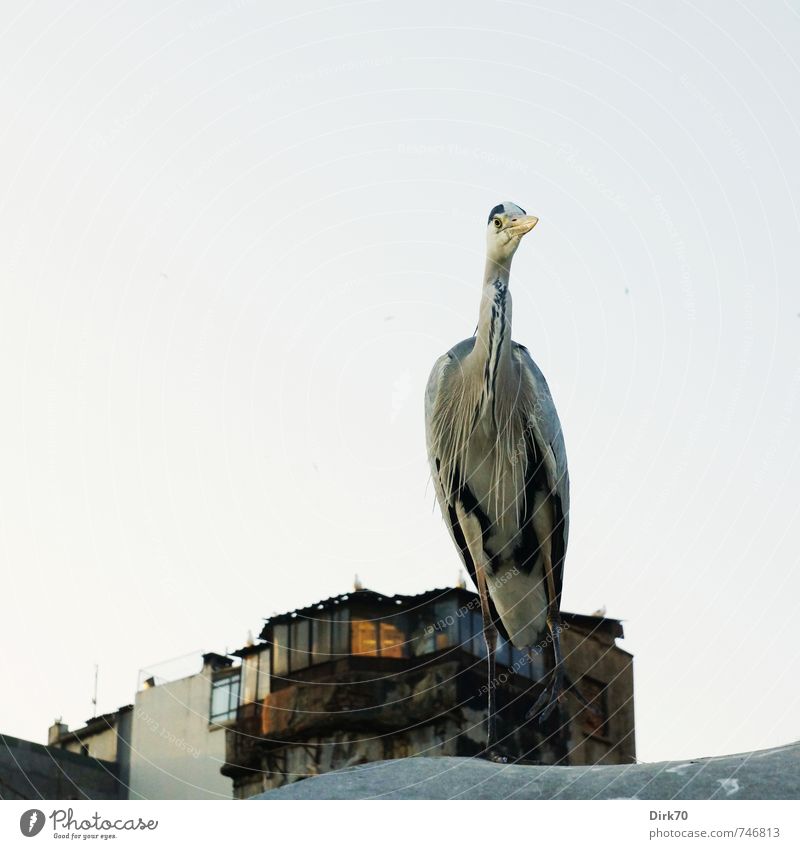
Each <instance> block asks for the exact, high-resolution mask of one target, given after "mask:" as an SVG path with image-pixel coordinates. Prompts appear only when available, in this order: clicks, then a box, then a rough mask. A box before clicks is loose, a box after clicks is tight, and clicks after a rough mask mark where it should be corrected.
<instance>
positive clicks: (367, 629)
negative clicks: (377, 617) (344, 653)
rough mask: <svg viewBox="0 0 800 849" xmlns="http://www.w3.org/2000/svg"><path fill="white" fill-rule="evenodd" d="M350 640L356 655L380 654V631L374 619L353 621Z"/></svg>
mask: <svg viewBox="0 0 800 849" xmlns="http://www.w3.org/2000/svg"><path fill="white" fill-rule="evenodd" d="M350 639H351V642H352V646H353V648H352V653H353V654H354V655H362V656H363V655H377V654H378V629H377V627H376V625H375V622H374V621H373V620H372V619H353V620H352V622H351V623H350Z"/></svg>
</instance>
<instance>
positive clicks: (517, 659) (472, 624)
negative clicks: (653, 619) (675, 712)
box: [212, 588, 635, 798]
mask: <svg viewBox="0 0 800 849" xmlns="http://www.w3.org/2000/svg"><path fill="white" fill-rule="evenodd" d="M563 626H564V630H563V631H562V635H561V636H562V646H563V648H564V654H565V658H566V666H567V671H568V672H569V674H570V677H571V679H572V680H573V681H574V682H575V683H576V684H578V686H579V687H580V689H581V691H582V692H583V693H584V694H585V695H586V696H587V698H589V699H590V700H591V709H587V708H586V707H584V706H583V705H582V704H581V703H580V702H578V700H577V699H576V698H575V697H574V696H571V695H570V696H568V697H567V698H566V699H565V700H564V702H565V703H564V704H563V706H562V707H561V708H560V710H559V711H556V712H554V714H553V715H552V716H551V717H550V718H549V720H548V722H547V723H546V724H545V725H544V726H540V725H539V723H538V721H537V720H527V719H526V713H527V711H528V709H529V708H530V707H531V705H532V704H533V703H534V701H535V699H536V697H537V696H538V694H539V692H541V684H540V683H539V681H540V680H541V679H542V677H543V676H544V675H545V673H546V657H547V655H546V654H542V655H539V656H536V655H534V657H533V659H530V658H529V657H528V656H527V655H526V654H523V653H522V652H520V651H518V650H517V649H515V648H513V647H511V646H509V645H500V646H499V648H498V653H497V662H498V671H497V679H496V694H497V702H498V707H499V711H498V730H499V737H500V740H499V743H498V745H497V747H496V748H497V750H498V753H499V754H502V755H505V756H506V757H508V758H509V760H513V761H517V762H530V763H545V764H554V763H562V764H565V763H570V764H595V763H603V764H614V763H616V764H620V763H632V762H634V760H635V741H634V713H633V659H632V656H631V655H630V654H629V653H628V652H626V651H625V650H624V649H622V648H620V647H619V646H618V645H617V642H616V641H617V639H619V638H621V637H622V636H623V630H622V625H621V623H620V622H618V621H617V620H614V619H607V618H604V617H597V616H582V615H577V614H569V613H564V614H563ZM260 639H261V640H262V642H261V643H259V644H257V645H250V646H246V647H245V648H243V649H240V650H239V651H237V652H234V653H233V654H234V656H236V657H238V658H240V659H241V664H240V666H239V667H238V668H235V667H231V668H230V670H229V672H228V675H227V676H226V677H223V676H220V677H218V678H217V679H216V680H215V681H214V684H213V688H214V689H213V693H214V694H213V696H212V704H214V703H216V704H217V706H218V710H219V711H221V713H219V714H218V718H219V720H220V721H224V722H227V723H228V730H227V733H226V742H227V747H226V752H227V754H226V763H225V765H224V767H223V769H222V772H223V774H224V775H226V776H229V777H230V778H231V779H232V780H233V785H234V795H235V796H236V797H237V798H246V797H248V796H251V795H254V794H255V793H259V792H261V791H263V790H266V789H270V788H273V787H278V786H281V785H282V784H285V783H289V782H291V781H295V780H298V779H301V778H304V777H306V776H309V775H316V774H319V773H322V772H327V771H329V770H333V769H338V768H341V767H345V766H350V765H354V764H359V763H366V762H370V761H377V760H383V759H390V758H400V757H407V756H410V755H464V756H474V755H478V754H480V753H481V752H482V751H483V749H484V744H485V716H486V708H487V664H486V650H485V645H484V641H483V633H482V624H481V615H480V604H479V600H478V596H477V595H476V594H475V593H473V592H470V591H468V590H466V589H463V588H447V589H441V590H432V591H430V592H426V593H422V594H420V595H415V596H399V595H396V596H385V595H381V594H380V593H377V592H373V591H371V590H356V591H354V592H352V593H347V594H344V595H340V596H336V597H333V598H329V599H326V600H324V601H321V602H319V603H317V604H314V605H310V606H309V607H305V608H301V609H298V610H294V611H291V612H289V613H285V614H283V615H280V616H274V617H272V618H271V619H269V620H267V621H266V623H265V625H264V628H263V630H262V631H261V634H260ZM226 708H227V712H225V710H226ZM559 713H560V714H561V716H559Z"/></svg>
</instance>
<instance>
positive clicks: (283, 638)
mask: <svg viewBox="0 0 800 849" xmlns="http://www.w3.org/2000/svg"><path fill="white" fill-rule="evenodd" d="M272 669H273V673H274V674H275V675H276V676H280V677H281V678H283V677H285V676H286V675H287V673H288V672H289V627H288V625H276V626H275V627H274V628H273V629H272Z"/></svg>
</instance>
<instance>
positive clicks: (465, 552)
mask: <svg viewBox="0 0 800 849" xmlns="http://www.w3.org/2000/svg"><path fill="white" fill-rule="evenodd" d="M474 344H475V339H474V338H473V339H465V340H464V341H463V342H459V343H458V345H456V346H454V347H453V348H451V349H450V350H449V351H448V352H447V353H446V354H444V355H443V356H441V357H439V359H438V360H436V362H435V363H434V366H433V369H432V370H431V374H430V377H429V378H428V385H427V388H426V390H425V437H426V441H427V446H428V460H429V462H430V466H431V479H432V480H433V486H434V490H435V491H436V500H437V502H438V503H439V507H440V508H441V511H442V517H443V518H444V521H445V524H446V525H447V529H448V531H449V532H450V536H451V537H452V539H453V542H454V543H455V545H456V548H457V549H458V551H459V554H460V555H461V560H462V561H463V563H464V567H465V568H466V570H467V572H468V573H469V576H470V578H471V579H472V583H473V584H474V585H475V586H476V587H477V586H478V578H477V575H476V573H475V562H474V560H473V559H472V555H471V554H470V551H469V547H468V546H467V538H466V536H465V534H464V530H463V528H462V527H461V523H460V522H459V520H458V514H457V512H456V498H457V495H456V493H457V491H458V487H453V486H451V485H449V483H447V482H445V481H444V480H442V476H441V475H440V468H441V462H442V458H441V457H439V456H438V455H437V448H436V445H435V439H434V437H433V428H432V426H433V420H434V416H435V414H436V411H437V404H438V402H439V401H440V400H441V397H442V394H443V389H444V387H445V386H446V384H447V381H451V380H455V379H457V378H458V374H459V369H460V363H461V360H462V358H463V357H465V356H466V355H467V354H469V352H470V351H471V350H472V348H473V346H474ZM489 612H490V614H491V616H492V619H493V620H494V623H495V627H496V628H497V630H498V632H499V633H500V636H501V637H502V638H503V639H504V640H508V632H507V631H506V629H505V627H504V625H503V623H502V622H501V620H500V616H499V614H498V612H497V609H496V608H495V606H494V603H493V602H492V600H491V599H489Z"/></svg>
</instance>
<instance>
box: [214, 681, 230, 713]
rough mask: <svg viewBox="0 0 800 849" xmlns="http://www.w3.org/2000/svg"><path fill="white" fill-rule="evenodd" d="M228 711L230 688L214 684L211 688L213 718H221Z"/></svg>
mask: <svg viewBox="0 0 800 849" xmlns="http://www.w3.org/2000/svg"><path fill="white" fill-rule="evenodd" d="M227 712H228V688H227V687H223V686H221V683H220V684H217V683H215V684H213V685H212V688H211V718H212V719H220V718H221V717H223V716H225V714H227Z"/></svg>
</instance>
